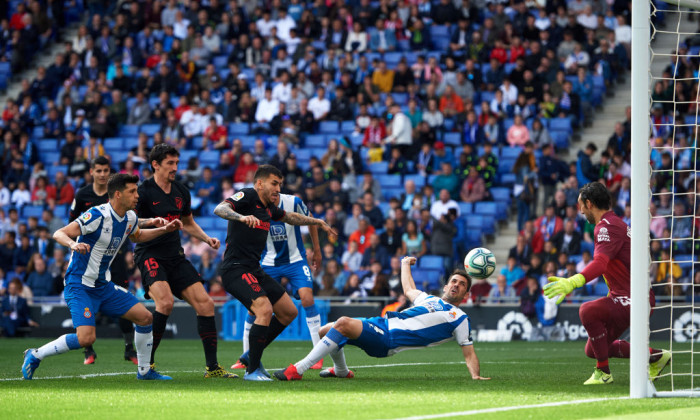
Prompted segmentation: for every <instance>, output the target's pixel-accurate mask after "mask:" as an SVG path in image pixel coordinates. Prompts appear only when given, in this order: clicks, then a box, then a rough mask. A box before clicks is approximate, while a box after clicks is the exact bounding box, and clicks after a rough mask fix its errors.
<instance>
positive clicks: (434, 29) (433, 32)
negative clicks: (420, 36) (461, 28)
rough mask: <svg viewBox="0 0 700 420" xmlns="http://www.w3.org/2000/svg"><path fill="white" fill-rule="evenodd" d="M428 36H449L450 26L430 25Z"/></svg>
mask: <svg viewBox="0 0 700 420" xmlns="http://www.w3.org/2000/svg"><path fill="white" fill-rule="evenodd" d="M430 36H431V37H433V38H434V37H436V36H443V37H449V36H450V27H449V26H445V25H431V26H430Z"/></svg>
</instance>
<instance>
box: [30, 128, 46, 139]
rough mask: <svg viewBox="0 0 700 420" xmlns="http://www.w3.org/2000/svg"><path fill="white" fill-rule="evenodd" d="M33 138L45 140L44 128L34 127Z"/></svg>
mask: <svg viewBox="0 0 700 420" xmlns="http://www.w3.org/2000/svg"><path fill="white" fill-rule="evenodd" d="M32 137H33V138H35V139H43V138H44V127H34V128H33V129H32Z"/></svg>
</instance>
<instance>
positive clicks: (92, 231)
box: [66, 203, 138, 287]
mask: <svg viewBox="0 0 700 420" xmlns="http://www.w3.org/2000/svg"><path fill="white" fill-rule="evenodd" d="M75 221H76V222H77V223H78V225H79V226H80V236H79V237H78V239H77V241H78V242H79V243H85V244H88V245H90V252H88V253H85V254H79V253H77V252H73V253H72V254H71V257H70V261H69V262H68V269H67V270H66V283H72V282H75V283H77V282H80V283H82V284H83V285H85V286H88V287H95V286H100V285H102V284H104V283H106V282H109V281H111V274H110V270H109V266H110V264H112V260H113V259H114V256H115V255H117V251H119V248H120V247H121V246H122V244H123V243H124V241H126V239H127V238H128V237H129V235H131V234H132V233H134V231H136V230H137V222H138V217H137V216H136V213H135V212H134V211H133V210H129V211H127V212H126V214H125V215H124V217H119V216H118V215H117V213H115V211H114V209H113V208H112V205H111V204H109V203H106V204H101V205H99V206H95V207H92V208H90V209H89V210H88V211H86V212H85V213H83V214H81V215H80V217H78V218H77V219H75Z"/></svg>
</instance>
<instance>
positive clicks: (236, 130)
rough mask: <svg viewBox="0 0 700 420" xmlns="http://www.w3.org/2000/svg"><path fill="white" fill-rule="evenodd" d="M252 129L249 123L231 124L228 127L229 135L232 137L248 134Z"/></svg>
mask: <svg viewBox="0 0 700 420" xmlns="http://www.w3.org/2000/svg"><path fill="white" fill-rule="evenodd" d="M249 131H250V127H249V126H248V123H231V124H229V126H228V133H229V134H230V135H241V134H248V132H249Z"/></svg>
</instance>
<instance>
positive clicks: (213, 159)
mask: <svg viewBox="0 0 700 420" xmlns="http://www.w3.org/2000/svg"><path fill="white" fill-rule="evenodd" d="M220 158H221V152H220V151H218V150H205V151H203V152H201V153H200V154H199V162H200V163H201V165H202V166H209V167H211V168H212V169H214V168H215V167H216V166H218V165H219V160H220Z"/></svg>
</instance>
